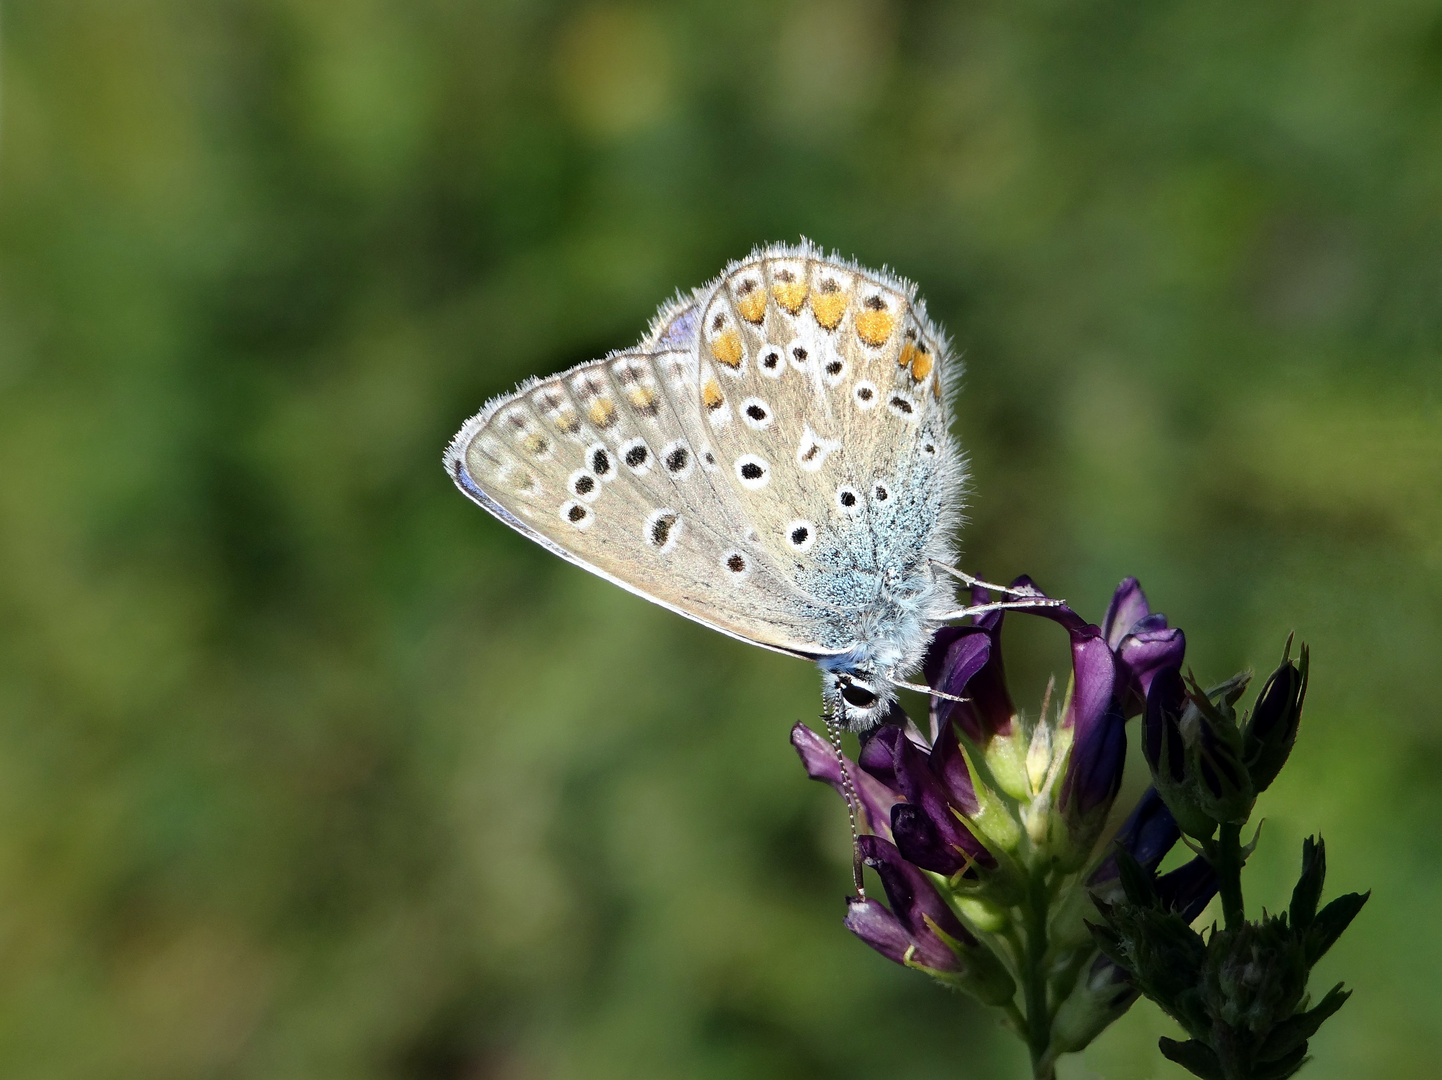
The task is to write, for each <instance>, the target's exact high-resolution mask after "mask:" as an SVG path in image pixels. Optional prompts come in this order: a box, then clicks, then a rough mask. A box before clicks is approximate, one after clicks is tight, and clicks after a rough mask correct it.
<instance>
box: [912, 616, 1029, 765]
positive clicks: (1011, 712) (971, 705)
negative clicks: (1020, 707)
mask: <svg viewBox="0 0 1442 1080" xmlns="http://www.w3.org/2000/svg"><path fill="white" fill-rule="evenodd" d="M990 614H991V615H995V616H996V618H995V619H994V620H992V621H991V623H990V625H980V626H945V627H942V628H941V630H939V631H937V634H936V636H935V637H934V638H932V641H931V648H930V650H929V651H928V652H927V656H926V662H925V663H924V664H923V666H922V671H923V672H924V674H925V676H926V682H927V684H928V685H929V686H931V687H934V688H935V689H937V690H940V691H942V692H944V693H947V694H951V695H952V696H953V697H965V698H967V699H968V700H967V701H965V702H956V701H947V700H946V699H944V698H932V699H931V730H932V734H933V736H935V735H936V734H937V733H939V732H940V731H942V730H943V729H944V728H945V727H946V726H947V724H948V723H951V722H955V723H957V724H959V725H960V726H961V729H962V730H963V731H964V732H966V735H967V737H968V738H970V739H971V740H972V741H973V742H977V743H985V742H986V741H987V740H988V739H990V738H991V736H993V735H1007V734H1010V733H1011V727H1012V717H1013V716H1015V715H1016V708H1015V706H1014V705H1013V704H1012V701H1011V694H1010V693H1009V692H1008V691H1007V688H1006V674H1005V672H1004V670H1003V669H1002V663H1001V640H1000V637H999V636H998V635H999V632H1000V629H1001V615H1002V613H1001V612H999V611H996V612H991V613H990Z"/></svg>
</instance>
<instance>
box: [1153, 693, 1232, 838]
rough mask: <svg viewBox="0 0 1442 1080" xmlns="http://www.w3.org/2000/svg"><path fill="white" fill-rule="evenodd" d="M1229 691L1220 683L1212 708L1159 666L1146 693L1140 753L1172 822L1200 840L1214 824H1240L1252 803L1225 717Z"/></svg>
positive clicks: (1206, 835) (1198, 695) (1230, 729)
mask: <svg viewBox="0 0 1442 1080" xmlns="http://www.w3.org/2000/svg"><path fill="white" fill-rule="evenodd" d="M1231 687H1232V684H1231V683H1227V684H1224V686H1223V688H1222V692H1221V696H1222V704H1221V706H1220V707H1218V706H1217V705H1215V704H1214V703H1213V702H1212V701H1210V700H1209V699H1208V698H1207V696H1205V695H1203V694H1201V693H1200V692H1196V693H1191V694H1189V693H1188V692H1187V687H1186V685H1185V684H1184V683H1183V682H1182V676H1181V673H1180V672H1179V671H1177V669H1176V668H1164V669H1163V670H1161V671H1159V672H1158V673H1157V674H1156V677H1155V678H1154V679H1153V680H1152V685H1151V690H1150V692H1149V693H1148V694H1147V708H1146V718H1145V720H1144V721H1143V726H1142V753H1143V755H1144V756H1145V757H1146V759H1147V764H1148V765H1149V766H1150V767H1151V770H1152V779H1153V782H1154V783H1155V784H1156V788H1157V792H1158V794H1160V795H1161V797H1162V798H1163V799H1164V800H1166V803H1167V807H1168V808H1169V809H1170V810H1171V811H1172V814H1173V816H1174V817H1175V818H1176V819H1177V824H1178V825H1179V826H1181V829H1182V831H1183V832H1185V833H1187V834H1188V835H1190V836H1195V837H1197V838H1198V839H1200V840H1205V839H1207V838H1208V837H1210V836H1211V835H1212V833H1213V832H1215V831H1216V826H1217V824H1218V823H1220V822H1230V821H1245V820H1246V817H1247V814H1249V813H1250V812H1251V807H1252V803H1253V801H1254V799H1255V795H1254V793H1253V791H1252V786H1251V782H1250V780H1249V779H1248V776H1247V771H1246V769H1245V768H1243V766H1242V762H1241V755H1240V752H1239V746H1238V744H1239V743H1240V741H1241V736H1240V733H1239V732H1238V731H1237V728H1236V724H1235V722H1234V721H1233V720H1232V719H1231V717H1230V715H1229V713H1230V709H1231V706H1230V703H1229V702H1228V701H1227V698H1228V696H1229V695H1230V689H1231ZM1224 709H1225V710H1226V711H1225V712H1224V711H1223V710H1224Z"/></svg>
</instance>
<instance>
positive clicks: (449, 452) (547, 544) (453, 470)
mask: <svg viewBox="0 0 1442 1080" xmlns="http://www.w3.org/2000/svg"><path fill="white" fill-rule="evenodd" d="M581 366H582V367H584V366H587V365H584V364H583V365H581ZM554 377H555V376H553V378H554ZM549 381H550V380H549V379H536V380H533V382H549ZM522 385H523V387H525V384H522ZM525 389H528V387H525ZM525 389H521V390H518V391H516V394H508V395H506V396H505V397H501V398H497V399H495V400H494V401H490V402H487V403H486V407H485V408H483V409H482V410H481V411H480V412H478V413H476V415H475V416H473V417H471V418H470V419H469V420H467V421H466V422H465V424H464V425H463V426H462V427H461V430H460V431H459V432H457V433H456V437H455V438H454V439H452V440H451V442H450V445H449V446H447V447H446V453H445V458H444V461H445V468H446V472H447V473H448V474H449V475H450V477H451V479H452V480H453V481H454V482H455V485H456V487H458V488H460V490H461V493H462V494H463V495H465V496H466V498H468V499H470V500H471V501H472V502H473V503H475V504H476V505H477V506H479V507H480V508H481V509H483V510H486V511H488V512H489V513H491V514H492V515H494V516H495V517H496V518H497V519H499V520H500V521H502V522H504V523H505V524H507V525H509V526H510V527H511V528H513V529H515V530H516V532H518V533H520V534H521V535H522V536H524V537H525V538H526V539H528V540H533V541H535V542H536V543H537V544H540V545H541V547H543V548H545V549H546V550H547V551H549V552H550V553H551V554H552V555H557V556H559V557H560V558H562V559H565V560H566V561H567V562H568V563H571V564H573V565H575V566H579V567H580V568H581V569H582V570H589V571H590V572H591V573H593V574H595V575H596V576H597V577H599V578H604V579H605V580H607V581H609V582H610V583H611V584H612V585H619V586H620V587H621V588H623V589H625V590H626V591H627V592H628V593H632V594H634V595H636V596H639V597H640V598H641V599H642V600H649V601H650V602H651V603H653V604H656V605H657V606H658V607H663V608H665V609H666V610H667V611H674V612H675V613H676V614H677V615H680V616H683V617H684V618H687V619H690V620H691V621H692V622H697V623H700V624H701V625H702V626H704V627H706V628H707V629H709V630H715V631H717V632H718V633H721V634H725V635H726V636H727V637H729V638H735V639H736V640H737V641H744V642H745V643H746V644H748V645H756V646H759V647H760V648H763V649H769V650H771V651H772V652H776V653H780V654H781V655H782V656H794V657H796V658H797V659H800V660H813V661H820V660H822V659H824V658H826V657H828V656H831V655H839V654H832V653H805V652H796V651H794V650H792V649H783V648H781V647H780V646H779V645H768V644H766V642H764V641H757V640H756V639H755V638H749V637H746V636H745V635H743V634H738V633H737V632H736V631H734V630H728V629H726V627H724V626H718V625H717V624H716V623H713V622H711V621H710V620H709V619H703V618H702V617H701V616H699V615H697V614H696V613H695V612H692V611H686V610H685V609H684V608H679V607H677V606H676V605H674V604H668V603H666V601H664V600H658V599H657V598H656V597H654V596H652V595H651V594H650V593H646V592H642V591H641V590H640V589H638V588H636V586H634V585H632V584H630V583H629V582H626V581H622V580H621V579H620V578H618V577H616V576H615V575H614V574H610V573H607V572H606V571H605V570H602V569H601V568H600V567H599V566H595V565H594V564H592V563H589V562H587V561H586V560H585V559H582V558H578V557H577V556H576V555H575V554H573V553H572V552H569V551H567V550H566V549H565V548H563V547H561V546H560V545H559V544H557V543H556V542H555V541H554V540H551V539H549V538H548V537H546V536H544V535H542V534H541V533H539V532H537V531H536V530H535V529H533V528H531V527H530V526H529V525H527V524H526V523H525V522H524V521H522V520H521V519H520V518H518V517H516V515H515V514H512V513H511V512H510V511H509V510H507V509H506V508H505V507H504V506H502V505H501V504H500V503H498V502H496V500H495V499H493V498H491V496H489V495H487V494H486V493H485V491H484V490H483V489H482V488H481V486H480V485H479V484H477V483H476V482H475V480H474V479H472V477H471V474H470V472H469V471H467V469H466V462H465V453H466V447H467V446H469V445H470V444H471V440H472V439H473V438H475V435H476V432H478V431H480V429H481V428H482V427H484V426H485V423H486V421H487V420H489V419H490V418H491V414H492V413H494V412H495V411H496V409H497V408H498V407H499V406H500V405H501V404H503V403H505V402H507V401H510V400H511V399H512V398H513V397H514V396H516V395H518V394H522V393H525Z"/></svg>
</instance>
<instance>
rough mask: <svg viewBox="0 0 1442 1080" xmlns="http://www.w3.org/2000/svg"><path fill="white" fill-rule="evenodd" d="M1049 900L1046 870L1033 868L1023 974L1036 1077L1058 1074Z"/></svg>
mask: <svg viewBox="0 0 1442 1080" xmlns="http://www.w3.org/2000/svg"><path fill="white" fill-rule="evenodd" d="M1050 900H1051V897H1050V896H1049V895H1048V890H1047V887H1046V875H1045V873H1044V872H1041V871H1036V872H1034V873H1033V874H1032V877H1031V883H1030V887H1029V888H1028V889H1027V897H1026V956H1025V957H1024V959H1023V972H1022V974H1023V978H1024V983H1023V992H1024V994H1025V996H1026V1029H1027V1030H1026V1036H1027V1039H1026V1042H1027V1049H1028V1050H1029V1051H1030V1052H1031V1071H1032V1076H1033V1077H1034V1078H1035V1080H1055V1077H1056V1063H1055V1062H1054V1061H1053V1060H1052V1057H1051V1055H1050V1054H1049V1053H1048V1051H1049V1050H1050V1048H1051V1010H1050V1008H1049V1007H1048V1005H1047V1000H1046V976H1047V962H1046V958H1047V933H1046V921H1047V913H1048V910H1049V908H1050Z"/></svg>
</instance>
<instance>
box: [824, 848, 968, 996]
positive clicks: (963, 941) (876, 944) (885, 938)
mask: <svg viewBox="0 0 1442 1080" xmlns="http://www.w3.org/2000/svg"><path fill="white" fill-rule="evenodd" d="M857 846H858V847H859V848H860V850H861V857H862V858H863V859H865V860H866V865H867V866H869V867H871V868H872V869H873V870H875V871H876V876H877V877H879V878H880V879H881V887H882V888H883V889H885V890H886V899H887V900H888V901H889V902H890V904H891V908H890V910H888V909H887V908H886V907H885V906H884V905H883V904H882V903H881V902H880V901H878V900H872V899H866V900H862V899H860V898H858V897H852V898H850V899H849V900H848V901H847V903H848V905H849V907H848V909H847V912H846V928H847V929H848V930H850V931H851V932H852V933H853V934H855V935H856V936H857V937H859V938H860V939H861V940H862V941H864V942H866V944H868V945H870V946H871V947H872V948H873V949H875V950H876V951H877V952H879V953H881V955H882V956H885V957H886V958H887V959H888V960H895V961H896V962H897V963H898V964H904V963H907V962H911V963H914V964H919V965H920V966H922V967H925V968H930V969H931V970H933V971H959V970H960V969H961V960H960V958H959V957H958V956H957V955H956V953H955V952H954V951H953V950H952V947H951V945H949V944H948V943H947V941H946V940H945V939H944V938H943V937H941V936H940V934H938V933H937V931H940V932H941V934H944V935H946V937H947V938H950V939H951V940H952V941H955V942H957V943H958V944H960V945H963V946H972V947H975V946H976V945H978V944H979V942H978V941H977V940H976V938H974V937H973V936H972V935H971V932H970V931H968V930H967V929H966V927H964V926H962V925H961V921H960V920H959V919H957V917H956V915H955V913H954V912H953V911H952V910H951V908H950V907H948V906H947V903H946V901H945V900H943V899H942V898H941V894H940V893H938V892H937V891H936V887H935V886H934V885H932V883H931V880H930V879H929V878H927V876H926V875H925V874H923V873H922V872H921V871H920V870H918V869H917V868H916V867H915V866H913V865H912V864H911V863H910V862H909V861H907V860H906V859H905V858H903V857H902V855H901V852H900V851H898V850H897V848H896V846H895V845H893V844H889V843H887V842H886V841H885V840H883V839H881V837H879V836H863V837H860V838H859V839H858V840H857Z"/></svg>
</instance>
